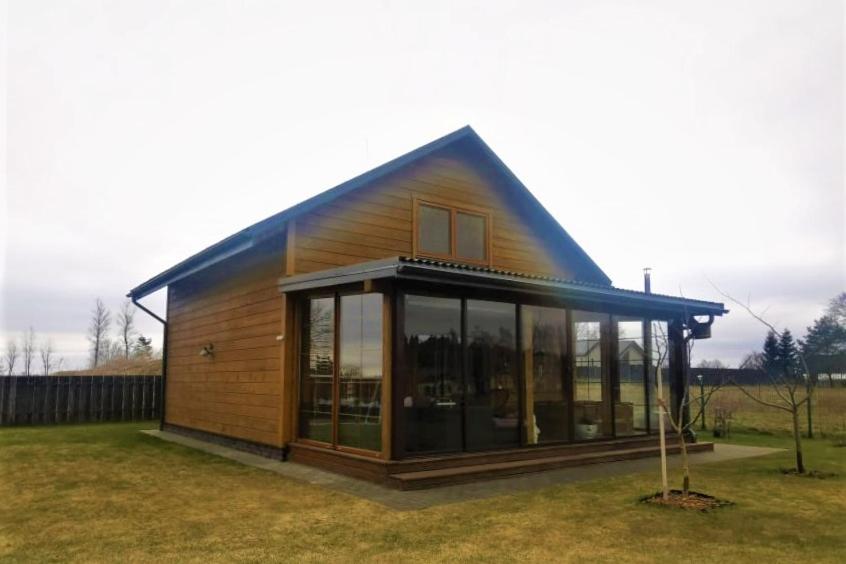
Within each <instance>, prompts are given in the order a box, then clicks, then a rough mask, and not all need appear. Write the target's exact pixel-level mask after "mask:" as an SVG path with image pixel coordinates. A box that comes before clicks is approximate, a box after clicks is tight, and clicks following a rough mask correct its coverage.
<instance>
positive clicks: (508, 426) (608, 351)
mask: <svg viewBox="0 0 846 564" xmlns="http://www.w3.org/2000/svg"><path fill="white" fill-rule="evenodd" d="M573 189H575V188H573ZM644 211H645V210H644ZM596 220H597V221H603V219H602V216H601V214H599V215H597V216H596ZM637 221H640V222H641V224H642V231H643V240H644V242H647V241H650V242H652V244H654V242H655V241H656V240H660V239H656V237H655V236H654V233H652V229H653V227H652V225H650V222H649V221H648V218H646V217H645V216H644V217H643V218H642V219H640V220H638V219H636V216H634V217H633V222H637ZM631 227H632V226H631V225H630V226H627V232H632V231H635V232H636V230H632V229H631ZM606 229H607V230H608V231H609V233H610V232H613V231H614V229H615V226H614V225H607V227H606ZM161 288H167V304H168V305H167V333H166V334H167V339H166V350H167V353H166V367H165V370H166V384H165V388H166V391H165V402H166V403H165V409H164V416H163V421H162V426H163V428H164V429H168V430H173V431H177V432H183V433H189V434H193V435H195V436H200V437H203V438H205V439H208V440H212V441H222V442H225V443H227V444H231V445H234V446H236V447H239V448H248V449H251V450H254V451H258V452H262V453H264V454H266V455H269V456H276V457H282V456H289V457H290V458H291V459H293V460H295V461H302V462H305V463H309V464H314V465H319V466H322V467H325V468H328V469H331V470H336V471H341V472H345V473H348V474H352V475H356V476H361V477H365V478H368V479H373V480H377V481H380V482H384V483H387V484H391V485H395V486H398V487H424V486H428V485H437V484H438V483H446V482H450V481H466V480H469V479H476V478H481V477H489V476H493V475H501V474H504V473H506V474H507V473H517V472H523V471H531V470H537V469H542V468H547V467H551V465H552V464H553V463H554V462H555V461H561V464H564V463H566V462H567V460H569V459H568V458H567V457H568V456H570V455H575V454H581V455H583V456H586V455H584V453H586V452H591V453H606V454H607V453H608V452H620V453H625V454H626V456H642V455H646V454H654V452H655V451H654V446H655V438H654V436H653V435H654V433H655V432H656V429H655V428H654V421H655V420H656V419H655V417H654V413H655V397H654V396H655V390H654V388H655V378H654V376H655V371H654V370H650V366H651V365H652V364H653V363H652V357H653V354H652V352H650V349H651V341H652V339H651V338H650V336H649V335H650V328H651V323H650V321H651V320H657V321H661V322H666V324H667V325H666V327H667V331H668V334H669V340H670V341H669V348H670V364H669V370H668V373H667V374H665V378H666V379H667V380H669V381H670V384H671V385H670V388H671V390H672V396H673V401H674V402H675V405H676V406H677V405H678V401H679V398H680V397H681V394H682V392H683V389H684V374H685V366H686V363H687V358H686V347H685V345H684V342H683V338H684V334H685V331H686V326H687V325H691V324H693V323H694V321H693V319H694V316H707V317H708V318H709V319H710V320H711V321H712V320H713V318H714V316H719V315H722V314H723V313H725V309H724V307H723V305H722V304H719V303H712V302H705V301H699V300H693V299H682V298H678V297H672V296H663V295H656V294H651V293H644V292H638V291H633V290H623V289H619V288H615V287H614V286H612V285H611V281H610V279H609V278H608V276H607V275H606V274H605V273H604V272H603V271H602V270H601V269H600V268H599V266H597V264H596V263H595V262H594V261H593V260H592V259H591V258H590V257H589V256H588V255H587V253H585V251H584V250H583V249H582V248H581V247H580V246H579V245H578V244H577V243H576V242H575V241H574V240H573V238H572V237H570V235H569V234H568V233H567V232H566V231H565V230H564V229H563V228H562V227H561V226H560V225H559V224H558V223H557V222H556V221H555V219H554V218H553V217H552V216H551V215H550V214H549V212H547V211H546V209H544V207H543V206H542V205H541V204H540V203H539V202H538V201H537V200H536V199H535V198H534V196H532V194H531V193H530V192H529V191H528V190H527V189H526V187H525V186H524V185H523V184H522V183H521V182H520V181H519V180H518V179H517V178H516V177H515V176H514V174H513V173H512V172H511V171H510V170H509V169H508V168H507V167H506V166H505V165H504V164H503V162H502V161H501V160H500V159H499V158H498V157H497V156H496V155H495V154H494V153H493V151H492V150H491V149H490V148H489V147H488V146H487V145H486V144H485V143H484V142H483V141H482V139H481V138H480V137H479V136H478V135H477V134H476V133H475V132H474V131H473V130H472V129H471V128H470V127H465V128H463V129H460V130H458V131H456V132H454V133H451V134H449V135H447V136H445V137H443V138H441V139H438V140H436V141H434V142H432V143H429V144H428V145H425V146H423V147H420V148H419V149H416V150H414V151H412V152H410V153H408V154H406V155H403V156H401V157H399V158H397V159H395V160H393V161H390V162H388V163H386V164H384V165H382V166H380V167H378V168H375V169H373V170H371V171H369V172H367V173H365V174H363V175H361V176H358V177H356V178H354V179H352V180H350V181H348V182H345V183H343V184H341V185H339V186H336V187H335V188H332V189H331V190H328V191H326V192H323V193H321V194H319V195H317V196H315V197H313V198H310V199H308V200H306V201H304V202H302V203H300V204H298V205H296V206H294V207H292V208H290V209H288V210H285V211H283V212H280V213H278V214H276V215H274V216H271V217H269V218H268V219H265V220H264V221H261V222H259V223H256V224H255V225H252V226H250V227H247V228H246V229H244V230H242V231H239V232H238V233H235V234H234V235H231V236H230V237H227V238H226V239H224V240H222V241H220V242H219V243H216V244H214V245H212V246H211V247H209V248H207V249H205V250H203V251H201V252H200V253H198V254H196V255H194V256H192V257H190V258H188V259H187V260H185V261H183V262H181V263H179V264H177V265H176V266H174V267H172V268H170V269H168V270H166V271H165V272H163V273H161V274H158V275H156V276H155V277H153V278H151V279H150V280H148V281H147V282H144V283H143V284H141V285H139V286H138V287H136V288H134V289H133V290H131V292H130V293H129V296H130V297H132V298H133V300H138V299H141V298H143V297H144V296H146V295H148V294H150V293H152V292H155V291H156V290H159V289H161ZM588 447H589V448H588ZM552 455H555V456H556V457H558V458H555V457H552ZM542 459H543V460H542ZM586 461H590V460H587V459H586ZM506 462H507V464H505V463H506ZM433 473H434V474H433Z"/></svg>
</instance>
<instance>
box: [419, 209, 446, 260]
mask: <svg viewBox="0 0 846 564" xmlns="http://www.w3.org/2000/svg"><path fill="white" fill-rule="evenodd" d="M450 214H451V212H450V211H449V210H448V209H446V208H439V207H435V206H429V205H426V204H420V211H419V216H418V219H419V222H418V223H419V226H418V230H419V235H420V237H419V243H420V250H421V251H422V252H424V253H435V254H439V255H449V254H451V249H450V226H449V224H450Z"/></svg>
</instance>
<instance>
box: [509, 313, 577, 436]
mask: <svg viewBox="0 0 846 564" xmlns="http://www.w3.org/2000/svg"><path fill="white" fill-rule="evenodd" d="M520 315H521V320H522V323H523V332H522V335H523V374H524V375H525V378H526V388H525V389H526V392H525V393H526V400H525V406H526V407H525V413H526V417H525V419H526V424H525V428H526V443H527V444H530V445H532V444H538V443H544V442H551V441H564V440H567V439H568V420H569V416H570V410H569V409H568V402H567V391H566V388H565V386H564V382H565V378H566V373H565V362H564V361H565V358H566V347H567V314H566V312H565V310H563V309H555V308H548V307H537V306H523V307H522V309H521V314H520Z"/></svg>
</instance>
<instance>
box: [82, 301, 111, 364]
mask: <svg viewBox="0 0 846 564" xmlns="http://www.w3.org/2000/svg"><path fill="white" fill-rule="evenodd" d="M111 317H112V316H111V313H109V310H108V308H107V307H106V305H105V304H104V303H103V300H101V299H100V298H97V301H96V302H94V309H93V310H91V321H90V323H89V325H88V341H89V342H90V343H91V366H92V367H93V368H97V365H98V364H99V363H100V361H101V360H103V357H104V356H105V354H106V352H107V349H108V343H107V341H108V337H107V335H108V332H109V326H110V325H111V322H112V320H111Z"/></svg>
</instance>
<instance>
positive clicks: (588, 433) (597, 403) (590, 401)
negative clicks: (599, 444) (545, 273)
mask: <svg viewBox="0 0 846 564" xmlns="http://www.w3.org/2000/svg"><path fill="white" fill-rule="evenodd" d="M609 321H610V320H609V316H608V315H605V314H599V313H589V312H584V311H574V312H573V331H574V333H575V351H574V354H575V371H576V372H575V378H574V380H575V381H574V383H573V397H574V402H573V411H574V417H575V421H576V433H575V435H576V439H577V440H589V439H597V438H601V437H610V436H611V435H612V434H613V428H612V425H611V401H610V397H611V389H610V386H609V382H608V363H607V361H606V358H607V353H606V348H607V343H606V342H605V341H606V338H605V335H606V333H607V327H608V323H609Z"/></svg>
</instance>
